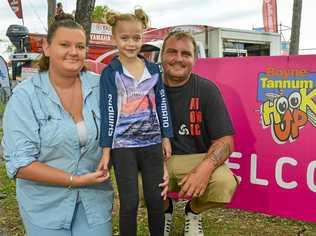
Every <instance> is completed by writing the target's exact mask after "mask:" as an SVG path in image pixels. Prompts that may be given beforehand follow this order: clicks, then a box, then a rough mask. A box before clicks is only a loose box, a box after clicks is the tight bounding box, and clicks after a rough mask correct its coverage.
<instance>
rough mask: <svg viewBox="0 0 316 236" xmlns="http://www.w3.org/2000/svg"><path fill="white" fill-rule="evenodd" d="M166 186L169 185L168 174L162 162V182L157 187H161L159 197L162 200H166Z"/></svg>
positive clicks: (165, 165)
mask: <svg viewBox="0 0 316 236" xmlns="http://www.w3.org/2000/svg"><path fill="white" fill-rule="evenodd" d="M168 184H169V174H168V169H167V164H166V161H164V163H163V182H162V183H161V184H159V187H162V192H161V196H162V197H163V200H166V199H167V194H168Z"/></svg>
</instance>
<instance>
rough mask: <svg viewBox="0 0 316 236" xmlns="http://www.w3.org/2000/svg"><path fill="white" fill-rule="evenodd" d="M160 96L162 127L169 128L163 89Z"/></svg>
mask: <svg viewBox="0 0 316 236" xmlns="http://www.w3.org/2000/svg"><path fill="white" fill-rule="evenodd" d="M160 96H161V113H162V127H164V128H168V127H169V117H168V109H167V107H168V106H167V98H166V94H165V91H164V90H163V89H161V90H160Z"/></svg>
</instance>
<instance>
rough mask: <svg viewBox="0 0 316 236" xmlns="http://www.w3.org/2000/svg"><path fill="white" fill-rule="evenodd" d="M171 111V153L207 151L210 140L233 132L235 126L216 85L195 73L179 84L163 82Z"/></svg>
mask: <svg viewBox="0 0 316 236" xmlns="http://www.w3.org/2000/svg"><path fill="white" fill-rule="evenodd" d="M165 88H166V92H167V97H168V102H169V106H170V111H171V117H172V124H173V130H174V138H172V139H171V144H172V153H173V154H193V153H204V152H207V150H208V149H209V147H210V145H211V140H214V139H218V138H221V137H223V136H226V135H232V134H234V129H233V126H232V123H231V120H230V117H229V114H228V112H227V109H226V106H225V104H224V101H223V98H222V95H221V93H220V91H219V89H218V88H217V87H216V85H215V84H214V83H213V82H212V81H209V80H207V79H204V78H202V77H200V76H198V75H196V74H193V73H192V74H191V76H190V79H189V80H188V82H187V83H186V84H184V85H182V86H180V87H169V86H167V85H165Z"/></svg>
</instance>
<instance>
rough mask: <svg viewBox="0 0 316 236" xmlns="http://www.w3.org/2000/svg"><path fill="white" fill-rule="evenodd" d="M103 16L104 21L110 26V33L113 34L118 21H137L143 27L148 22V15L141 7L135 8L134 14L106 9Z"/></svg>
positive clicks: (145, 26)
mask: <svg viewBox="0 0 316 236" xmlns="http://www.w3.org/2000/svg"><path fill="white" fill-rule="evenodd" d="M105 18H106V22H107V23H108V24H109V25H110V26H112V34H114V32H115V27H116V25H117V22H119V21H137V22H140V23H141V24H142V26H143V29H146V28H147V27H148V22H149V18H148V15H147V14H146V13H145V11H144V10H143V9H141V8H137V9H135V11H134V14H131V13H119V12H114V11H108V12H107V13H106V15H105Z"/></svg>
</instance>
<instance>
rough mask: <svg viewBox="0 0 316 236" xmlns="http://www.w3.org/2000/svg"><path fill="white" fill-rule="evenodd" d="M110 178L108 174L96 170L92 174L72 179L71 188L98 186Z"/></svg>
mask: <svg viewBox="0 0 316 236" xmlns="http://www.w3.org/2000/svg"><path fill="white" fill-rule="evenodd" d="M109 177H110V174H109V172H108V171H107V172H106V173H105V172H104V171H102V170H97V171H95V172H92V173H87V174H84V175H79V176H74V177H73V186H74V187H81V186H86V185H92V184H98V183H102V182H104V181H106V180H107V179H108V178H109Z"/></svg>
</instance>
